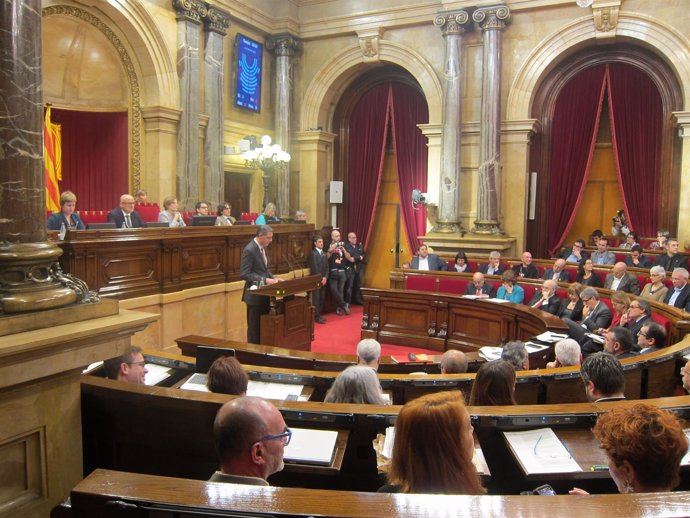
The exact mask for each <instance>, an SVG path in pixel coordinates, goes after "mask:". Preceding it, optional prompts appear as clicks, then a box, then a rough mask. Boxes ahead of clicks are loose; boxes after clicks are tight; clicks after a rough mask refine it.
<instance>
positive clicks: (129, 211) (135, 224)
mask: <svg viewBox="0 0 690 518" xmlns="http://www.w3.org/2000/svg"><path fill="white" fill-rule="evenodd" d="M108 222H109V223H115V226H116V227H117V228H142V227H145V226H146V223H144V220H143V219H141V216H140V215H139V213H138V212H137V211H136V210H134V197H133V196H131V195H129V194H123V195H122V196H120V206H119V207H115V208H114V209H113V210H111V211H110V212H108Z"/></svg>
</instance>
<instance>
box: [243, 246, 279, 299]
mask: <svg viewBox="0 0 690 518" xmlns="http://www.w3.org/2000/svg"><path fill="white" fill-rule="evenodd" d="M266 259H267V260H268V254H267V255H266ZM269 263H270V261H269ZM240 278H241V279H242V280H243V281H244V291H243V292H242V300H243V301H244V302H245V303H246V304H248V305H250V306H258V305H260V304H261V299H263V298H264V297H259V296H256V295H252V294H251V291H250V290H249V288H250V287H251V286H252V285H253V284H255V283H256V285H257V286H258V285H259V284H260V283H263V282H266V279H272V278H273V274H271V272H270V271H269V269H268V265H266V264H264V259H263V257H262V256H261V250H260V249H259V245H258V244H257V243H256V241H255V240H253V239H252V240H251V241H250V242H249V244H248V245H247V246H245V247H244V250H242V259H241V260H240Z"/></svg>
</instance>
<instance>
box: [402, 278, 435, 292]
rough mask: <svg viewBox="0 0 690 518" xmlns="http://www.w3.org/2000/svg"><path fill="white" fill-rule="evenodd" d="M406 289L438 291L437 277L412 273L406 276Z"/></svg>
mask: <svg viewBox="0 0 690 518" xmlns="http://www.w3.org/2000/svg"><path fill="white" fill-rule="evenodd" d="M405 289H406V290H417V291H438V290H437V289H436V278H435V277H423V276H417V275H411V276H409V277H405Z"/></svg>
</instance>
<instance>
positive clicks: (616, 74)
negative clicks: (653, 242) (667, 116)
mask: <svg viewBox="0 0 690 518" xmlns="http://www.w3.org/2000/svg"><path fill="white" fill-rule="evenodd" d="M608 76H609V112H610V114H611V133H612V136H613V151H614V157H615V159H616V169H617V173H618V182H619V185H620V189H621V193H622V194H623V203H624V205H625V213H626V215H627V218H628V225H629V226H630V228H631V229H633V230H635V231H636V232H637V233H638V234H639V235H641V236H654V235H656V231H657V213H656V210H657V200H658V199H659V172H660V171H659V168H660V163H661V158H660V157H661V132H662V117H663V107H662V102H661V96H660V95H659V89H658V88H657V87H656V85H655V84H654V83H653V82H652V80H651V79H650V78H649V76H647V74H645V73H644V72H642V71H641V70H639V69H637V68H635V67H633V66H631V65H623V64H618V63H612V64H610V65H609V66H608Z"/></svg>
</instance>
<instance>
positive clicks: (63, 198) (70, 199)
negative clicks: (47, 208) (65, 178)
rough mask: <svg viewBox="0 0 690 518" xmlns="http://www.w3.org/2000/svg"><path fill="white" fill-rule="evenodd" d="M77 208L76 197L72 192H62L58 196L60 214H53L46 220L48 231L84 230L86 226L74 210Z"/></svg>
mask: <svg viewBox="0 0 690 518" xmlns="http://www.w3.org/2000/svg"><path fill="white" fill-rule="evenodd" d="M76 208H77V196H76V194H74V193H73V192H72V191H64V192H63V193H62V194H61V195H60V212H53V213H52V214H51V215H50V217H49V218H48V223H47V226H48V230H60V229H61V227H62V225H65V230H84V229H85V228H86V226H85V225H84V222H83V221H82V220H81V218H80V217H79V214H77V213H75V212H74V210H75V209H76Z"/></svg>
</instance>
